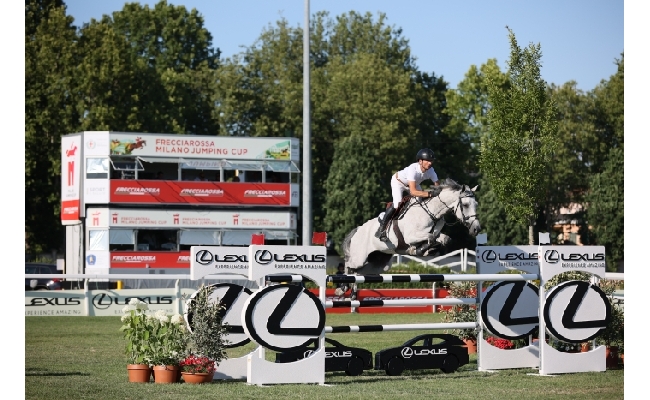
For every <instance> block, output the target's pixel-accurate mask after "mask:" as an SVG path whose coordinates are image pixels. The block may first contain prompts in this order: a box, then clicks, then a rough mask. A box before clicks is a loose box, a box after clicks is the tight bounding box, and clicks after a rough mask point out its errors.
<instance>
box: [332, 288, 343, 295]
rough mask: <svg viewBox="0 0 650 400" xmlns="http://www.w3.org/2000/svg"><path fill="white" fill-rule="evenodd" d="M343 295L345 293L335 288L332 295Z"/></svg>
mask: <svg viewBox="0 0 650 400" xmlns="http://www.w3.org/2000/svg"><path fill="white" fill-rule="evenodd" d="M344 293H345V292H344V291H343V290H342V289H341V288H336V290H335V291H334V294H335V295H337V296H343V294H344Z"/></svg>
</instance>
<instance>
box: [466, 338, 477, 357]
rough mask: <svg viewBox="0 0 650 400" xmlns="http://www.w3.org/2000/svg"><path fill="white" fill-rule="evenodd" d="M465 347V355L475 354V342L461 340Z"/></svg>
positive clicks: (472, 340)
mask: <svg viewBox="0 0 650 400" xmlns="http://www.w3.org/2000/svg"><path fill="white" fill-rule="evenodd" d="M463 342H465V345H467V354H474V353H476V340H474V339H463Z"/></svg>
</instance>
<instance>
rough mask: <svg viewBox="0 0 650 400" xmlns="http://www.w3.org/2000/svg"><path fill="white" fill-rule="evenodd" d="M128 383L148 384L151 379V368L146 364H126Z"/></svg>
mask: <svg viewBox="0 0 650 400" xmlns="http://www.w3.org/2000/svg"><path fill="white" fill-rule="evenodd" d="M126 370H127V372H128V373H129V382H139V383H148V382H149V379H150V378H151V367H149V366H148V365H147V364H128V365H127V366H126Z"/></svg>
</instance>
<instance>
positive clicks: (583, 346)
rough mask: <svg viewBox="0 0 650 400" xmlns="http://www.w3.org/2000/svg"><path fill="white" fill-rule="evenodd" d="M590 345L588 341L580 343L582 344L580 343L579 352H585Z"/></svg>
mask: <svg viewBox="0 0 650 400" xmlns="http://www.w3.org/2000/svg"><path fill="white" fill-rule="evenodd" d="M590 347H591V345H590V344H589V343H582V344H581V345H580V352H581V353H586V352H588V351H589V348H590Z"/></svg>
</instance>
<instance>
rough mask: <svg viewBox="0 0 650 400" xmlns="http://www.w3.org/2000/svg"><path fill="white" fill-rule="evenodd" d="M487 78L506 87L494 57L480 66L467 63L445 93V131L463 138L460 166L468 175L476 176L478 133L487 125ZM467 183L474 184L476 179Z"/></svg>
mask: <svg viewBox="0 0 650 400" xmlns="http://www.w3.org/2000/svg"><path fill="white" fill-rule="evenodd" d="M488 80H489V81H491V82H493V83H494V84H495V85H497V86H500V87H501V88H502V89H503V90H506V89H507V87H508V84H509V81H508V79H507V77H506V75H505V74H504V73H503V72H501V70H500V69H499V66H498V65H497V60H496V59H494V58H491V59H489V60H487V63H485V64H482V65H481V66H480V68H477V67H476V66H475V65H472V66H470V68H469V70H468V71H467V72H466V73H465V77H464V79H463V80H462V81H460V83H459V84H458V87H457V88H456V89H449V90H448V91H447V93H446V95H447V103H446V107H445V109H444V113H445V114H446V115H448V116H449V118H450V121H449V125H448V126H447V128H446V131H447V132H448V135H449V136H452V137H457V138H459V139H461V140H462V143H463V149H462V150H463V152H464V154H466V156H465V157H466V161H465V163H464V164H462V165H461V166H462V167H463V169H464V172H465V174H466V175H468V176H476V175H478V172H479V168H478V165H477V162H476V161H475V160H477V159H478V155H479V150H480V148H479V145H480V143H481V137H482V136H483V134H485V133H486V132H487V126H488V120H487V113H488V110H489V108H490V102H489V100H488V87H487V86H488ZM474 179H476V178H474ZM468 183H469V184H471V185H473V184H474V183H475V182H473V181H472V182H468Z"/></svg>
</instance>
